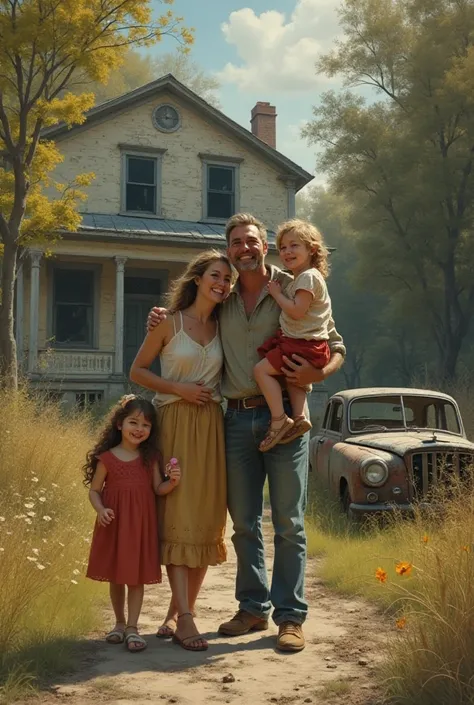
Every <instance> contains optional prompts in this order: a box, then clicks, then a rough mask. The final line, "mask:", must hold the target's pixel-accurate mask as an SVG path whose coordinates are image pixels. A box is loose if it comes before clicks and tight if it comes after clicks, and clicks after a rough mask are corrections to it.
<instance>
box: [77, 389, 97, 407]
mask: <svg viewBox="0 0 474 705" xmlns="http://www.w3.org/2000/svg"><path fill="white" fill-rule="evenodd" d="M101 401H102V392H76V407H77V408H78V409H79V410H80V411H85V409H87V408H89V407H91V406H93V405H94V404H98V403H99V402H101Z"/></svg>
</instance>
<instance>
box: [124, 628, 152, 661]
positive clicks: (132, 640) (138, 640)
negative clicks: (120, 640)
mask: <svg viewBox="0 0 474 705" xmlns="http://www.w3.org/2000/svg"><path fill="white" fill-rule="evenodd" d="M126 629H137V627H136V626H134V625H130V624H127V626H126ZM131 644H135V646H133V647H132V646H131ZM125 646H126V647H127V651H130V653H131V654H134V653H135V652H137V653H138V652H139V651H144V650H145V649H146V647H147V646H148V644H147V643H146V641H145V639H143V637H141V636H140V635H139V634H138V633H137V632H136V631H135V632H131V633H130V634H127V635H126V637H125Z"/></svg>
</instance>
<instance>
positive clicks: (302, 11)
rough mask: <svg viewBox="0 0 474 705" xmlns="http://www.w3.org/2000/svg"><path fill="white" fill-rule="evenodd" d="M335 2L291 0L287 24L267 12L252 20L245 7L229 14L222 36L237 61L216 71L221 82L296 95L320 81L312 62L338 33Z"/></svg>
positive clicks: (250, 13) (279, 15)
mask: <svg viewBox="0 0 474 705" xmlns="http://www.w3.org/2000/svg"><path fill="white" fill-rule="evenodd" d="M338 5H339V0H296V6H295V9H294V10H293V13H292V15H291V17H290V18H289V20H288V21H286V17H285V15H284V14H283V13H281V12H277V11H276V10H269V11H268V12H262V13H261V14H260V15H257V14H256V13H255V12H254V10H252V9H251V8H249V7H247V8H244V9H242V10H237V11H235V12H232V13H231V14H230V16H229V20H228V22H225V23H224V24H223V25H222V31H223V33H224V35H225V38H226V40H227V42H228V43H229V44H233V45H234V46H235V47H236V50H237V53H238V55H239V57H240V59H241V61H240V62H239V63H238V65H237V64H233V63H228V64H226V66H225V67H224V68H223V70H222V71H220V72H219V74H218V77H219V79H220V80H221V81H222V82H223V83H233V84H236V85H237V86H238V87H239V88H241V89H242V90H246V91H255V90H261V89H262V88H263V89H267V90H277V91H284V92H287V91H300V90H305V89H308V88H314V87H315V86H317V85H318V84H319V85H321V83H324V82H325V78H324V77H322V76H318V75H317V74H316V69H315V63H316V60H317V58H318V57H319V56H320V54H321V53H322V52H325V51H327V50H328V48H329V47H330V46H331V44H332V43H333V41H334V39H335V37H336V36H337V35H338V33H339V27H338V22H337V15H336V11H335V10H336V7H337V6H338Z"/></svg>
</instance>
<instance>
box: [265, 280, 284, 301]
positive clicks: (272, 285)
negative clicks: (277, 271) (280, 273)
mask: <svg viewBox="0 0 474 705" xmlns="http://www.w3.org/2000/svg"><path fill="white" fill-rule="evenodd" d="M267 289H268V293H269V294H270V296H273V297H274V298H275V296H278V294H281V284H280V282H277V281H274V280H272V281H270V282H268V284H267Z"/></svg>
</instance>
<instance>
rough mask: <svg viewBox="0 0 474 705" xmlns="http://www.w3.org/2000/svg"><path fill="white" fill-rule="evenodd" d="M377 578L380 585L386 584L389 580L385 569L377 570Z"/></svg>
mask: <svg viewBox="0 0 474 705" xmlns="http://www.w3.org/2000/svg"><path fill="white" fill-rule="evenodd" d="M375 577H376V579H377V580H378V581H379V582H380V583H385V582H386V580H387V573H386V571H385V570H384V569H383V568H377V570H376V571H375Z"/></svg>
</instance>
